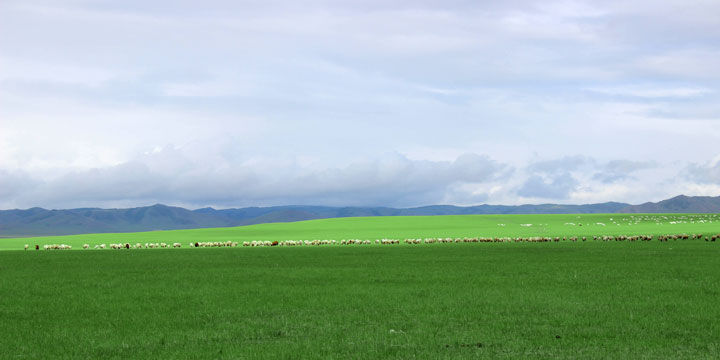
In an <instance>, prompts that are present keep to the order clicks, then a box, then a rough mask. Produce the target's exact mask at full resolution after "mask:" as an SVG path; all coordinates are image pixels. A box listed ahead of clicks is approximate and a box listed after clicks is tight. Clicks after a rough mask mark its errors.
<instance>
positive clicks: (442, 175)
mask: <svg viewBox="0 0 720 360" xmlns="http://www.w3.org/2000/svg"><path fill="white" fill-rule="evenodd" d="M679 194H685V195H703V196H718V195H720V2H718V1H716V0H709V1H708V0H664V1H650V0H638V1H632V2H628V1H614V0H607V1H553V0H548V1H515V0H509V1H464V0H443V1H429V0H427V1H422V0H420V1H417V0H415V1H404V0H402V1H374V0H362V1H322V0H310V1H303V2H298V1H290V0H287V1H273V0H262V1H235V0H204V1H186V0H156V1H145V0H142V1H140V0H124V1H110V0H107V1H103V0H98V1H82V0H66V1H54V0H19V1H15V0H0V209H12V208H29V207H34V206H39V207H45V208H56V209H62V208H77V207H103V208H113V207H134V206H145V205H152V204H155V203H163V204H167V205H175V206H184V207H188V208H200V207H205V206H213V207H216V208H232V207H245V206H272V205H289V204H297V205H331V206H391V207H412V206H421V205H430V204H453V205H462V206H466V205H476V204H484V203H488V204H507V205H513V204H527V203H562V204H585V203H597V202H606V201H620V202H628V203H632V204H639V203H643V202H646V201H659V200H662V199H666V198H669V197H673V196H676V195H679Z"/></svg>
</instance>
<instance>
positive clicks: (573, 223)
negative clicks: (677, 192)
mask: <svg viewBox="0 0 720 360" xmlns="http://www.w3.org/2000/svg"><path fill="white" fill-rule="evenodd" d="M579 224H582V226H580V225H579ZM527 225H530V226H527ZM680 233H688V234H690V233H707V234H709V233H712V234H716V233H720V215H718V214H686V215H678V214H652V215H626V214H604V215H603V214H600V215H597V214H592V215H453V216H392V217H353V218H335V219H322V220H311V221H301V222H293V223H273V224H259V225H251V226H241V227H230V228H211V229H194V230H172V231H151V232H140V233H119V234H85V235H72V236H52V237H38V238H19V239H0V250H12V249H14V250H21V249H23V245H24V244H30V245H31V246H32V245H35V244H39V245H43V244H61V243H62V244H68V245H72V246H73V247H74V249H80V248H81V246H82V244H90V245H96V244H102V243H107V244H109V243H126V242H127V243H131V244H134V243H145V242H167V243H172V242H180V243H182V244H183V245H184V246H186V245H187V243H188V242H196V241H228V240H231V241H240V242H242V241H252V240H269V241H273V240H278V241H283V240H316V239H317V240H332V239H335V240H342V239H363V240H365V239H369V240H374V239H381V238H398V239H404V238H426V237H464V236H473V237H474V236H483V237H496V236H499V237H503V236H511V237H517V236H573V235H575V236H592V235H639V234H648V235H649V234H680Z"/></svg>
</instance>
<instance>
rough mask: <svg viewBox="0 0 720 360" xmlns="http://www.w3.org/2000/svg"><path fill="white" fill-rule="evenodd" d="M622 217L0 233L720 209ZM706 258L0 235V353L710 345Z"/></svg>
mask: <svg viewBox="0 0 720 360" xmlns="http://www.w3.org/2000/svg"><path fill="white" fill-rule="evenodd" d="M610 218H613V220H612V221H611V220H609V219H610ZM624 218H627V219H630V217H629V216H617V215H592V216H591V215H587V216H583V215H580V218H577V215H552V216H550V215H537V216H453V217H439V216H438V217H412V218H348V219H332V220H320V221H309V222H302V223H291V224H267V225H257V226H249V227H243V228H227V229H204V230H190V231H170V232H151V233H137V234H105V235H82V236H73V237H62V238H49V239H39V238H36V239H3V240H0V243H2V244H3V248H5V249H18V248H19V247H18V245H21V244H24V243H33V242H39V243H44V242H46V243H63V242H64V243H72V244H78V243H79V244H81V243H83V242H87V243H92V244H94V243H98V242H108V243H109V242H118V241H125V240H119V239H127V241H131V242H135V241H137V242H145V241H168V242H170V241H182V242H183V243H185V242H187V241H195V240H198V241H202V240H207V241H218V240H224V239H230V240H234V241H244V240H252V239H263V240H265V239H268V240H272V239H277V240H289V239H342V238H368V239H375V238H382V237H396V238H405V237H426V236H433V237H438V236H534V235H538V236H556V235H557V236H563V235H566V236H572V235H577V236H581V235H593V234H607V235H610V234H626V235H631V234H675V233H699V232H702V233H706V234H711V233H719V232H720V219H717V218H716V217H715V215H698V216H691V215H660V216H657V215H652V216H650V215H648V216H647V219H646V220H642V221H640V222H639V223H637V224H636V223H634V222H633V225H628V223H627V222H622V220H621V219H624ZM572 220H574V221H572ZM580 221H582V223H583V226H582V227H580V226H578V225H577V224H578V223H580ZM710 221H712V222H710ZM570 222H574V223H575V225H570V224H568V225H566V223H570ZM598 222H605V223H606V224H605V226H602V225H597V224H596V223H598ZM671 222H672V223H671ZM614 223H619V224H620V225H614ZM498 224H505V225H504V226H501V225H498ZM520 224H533V225H532V226H521V225H520ZM543 224H546V225H543ZM591 224H595V225H591ZM653 229H656V230H654V231H653ZM59 239H62V240H59ZM114 239H118V240H114ZM140 239H143V240H140ZM6 242H7V243H6ZM718 269H720V242H705V241H702V240H676V241H672V240H671V241H670V242H664V243H661V242H658V241H656V240H654V241H651V242H600V241H597V242H594V241H588V242H577V243H572V242H560V243H481V244H476V243H470V244H465V243H459V244H424V245H416V246H409V245H397V246H325V247H322V246H321V247H267V248H243V247H240V248H209V249H186V248H183V249H168V250H122V251H121V250H78V251H75V250H72V251H34V250H28V251H0V276H2V281H0V332H1V333H2V338H1V339H2V340H0V354H1V355H0V358H10V359H38V358H43V359H46V358H80V359H127V358H134V359H207V358H216V359H250V358H266V359H278V358H279V359H301V358H302V359H305V358H307V359H318V358H321V359H348V358H351V359H379V358H397V359H412V358H417V359H459V358H542V359H547V358H553V359H555V358H560V359H562V358H566V359H577V358H603V359H607V358H613V359H630V358H632V359H642V358H646V359H678V358H685V359H711V358H720V336H718V334H720V307H719V306H717V302H718V299H719V298H720V273H718Z"/></svg>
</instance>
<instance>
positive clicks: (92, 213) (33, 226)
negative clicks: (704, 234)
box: [0, 195, 720, 238]
mask: <svg viewBox="0 0 720 360" xmlns="http://www.w3.org/2000/svg"><path fill="white" fill-rule="evenodd" d="M716 212H720V197H707V196H695V197H689V196H684V195H680V196H677V197H674V198H672V199H667V200H663V201H660V202H657V203H652V202H648V203H645V204H641V205H630V204H625V203H618V202H607V203H600V204H585V205H560V204H540V205H516V206H508V205H477V206H468V207H463V206H452V205H430V206H421V207H415V208H404V209H397V208H388V207H328V206H302V205H295V206H273V207H248V208H240V209H221V210H218V209H213V208H202V209H197V210H188V209H184V208H180V207H172V206H165V205H160V204H157V205H153V206H147V207H138V208H132V209H97V208H83V209H69V210H46V209H42V208H37V207H36V208H31V209H27V210H0V237H3V238H8V237H27V236H50V235H72V234H90V233H111V232H138V231H153V230H179V229H198V228H212V227H228V226H242V225H253V224H263V223H275V222H293V221H302V220H313V219H327V218H342V217H360V216H363V217H372V216H422V215H489V214H602V213H605V214H609V213H716Z"/></svg>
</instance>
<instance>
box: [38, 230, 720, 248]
mask: <svg viewBox="0 0 720 360" xmlns="http://www.w3.org/2000/svg"><path fill="white" fill-rule="evenodd" d="M654 238H655V239H657V240H658V241H660V242H667V241H669V240H688V239H692V240H703V239H704V240H705V241H708V242H715V241H716V240H718V239H720V234H716V235H703V234H690V235H688V234H667V235H657V236H653V235H600V236H593V237H591V238H588V237H586V236H582V237H578V236H571V237H566V236H563V237H559V236H556V237H547V236H536V237H463V238H450V237H448V238H424V239H404V240H400V239H376V240H375V241H371V240H360V239H349V240H340V241H337V240H285V241H245V242H243V243H242V246H245V247H265V246H321V245H372V244H376V245H393V244H401V243H404V244H411V245H414V244H435V243H439V244H449V243H511V242H515V243H518V242H529V243H538V242H561V241H572V242H577V241H587V240H589V239H590V240H594V241H651V240H653V239H654ZM238 246H240V243H239V242H237V241H215V242H194V243H192V242H191V243H188V247H191V248H205V247H238ZM82 247H83V249H90V245H89V244H83V246H82ZM181 247H183V246H182V244H181V243H178V242H176V243H172V244H169V243H144V244H141V243H136V244H130V243H115V244H109V245H106V244H99V245H95V246H94V248H95V249H106V248H110V249H118V250H119V249H128V250H129V249H155V248H158V249H160V248H181ZM29 248H30V245H29V244H25V250H27V249H29ZM42 248H43V249H44V250H72V246H71V245H65V244H48V245H43V246H42ZM35 250H40V245H35Z"/></svg>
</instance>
